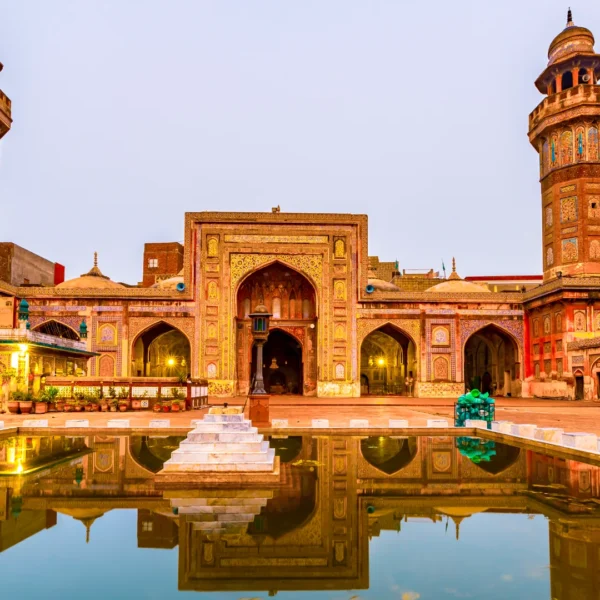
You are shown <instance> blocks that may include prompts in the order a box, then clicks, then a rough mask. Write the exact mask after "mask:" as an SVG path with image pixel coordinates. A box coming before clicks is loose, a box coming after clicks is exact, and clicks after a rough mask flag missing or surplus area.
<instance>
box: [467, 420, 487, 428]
mask: <svg viewBox="0 0 600 600" xmlns="http://www.w3.org/2000/svg"><path fill="white" fill-rule="evenodd" d="M487 425H488V424H487V421H485V420H484V419H467V420H466V421H465V427H479V428H480V429H487Z"/></svg>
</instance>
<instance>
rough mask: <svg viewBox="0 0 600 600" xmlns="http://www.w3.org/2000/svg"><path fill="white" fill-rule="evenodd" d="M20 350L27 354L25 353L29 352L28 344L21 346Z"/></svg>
mask: <svg viewBox="0 0 600 600" xmlns="http://www.w3.org/2000/svg"><path fill="white" fill-rule="evenodd" d="M19 350H20V351H21V354H25V352H27V350H29V346H28V345H27V344H19Z"/></svg>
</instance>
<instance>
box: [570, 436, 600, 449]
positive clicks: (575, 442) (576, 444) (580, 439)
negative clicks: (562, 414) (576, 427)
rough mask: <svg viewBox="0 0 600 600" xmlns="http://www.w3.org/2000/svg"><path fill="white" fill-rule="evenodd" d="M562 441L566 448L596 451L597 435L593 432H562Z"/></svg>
mask: <svg viewBox="0 0 600 600" xmlns="http://www.w3.org/2000/svg"><path fill="white" fill-rule="evenodd" d="M562 443H563V445H564V446H566V447H567V448H576V449H577V450H591V451H592V452H597V451H598V436H597V435H595V434H593V433H563V436H562Z"/></svg>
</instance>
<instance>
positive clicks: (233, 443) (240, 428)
mask: <svg viewBox="0 0 600 600" xmlns="http://www.w3.org/2000/svg"><path fill="white" fill-rule="evenodd" d="M156 481H157V483H165V484H168V483H190V482H198V483H203V484H209V485H210V484H213V485H219V484H240V483H243V484H246V485H264V484H273V483H278V482H279V457H277V456H275V450H274V449H273V448H269V442H268V441H265V439H264V436H263V435H262V434H259V433H258V429H257V428H256V427H253V426H252V422H251V421H249V420H248V419H246V418H244V415H243V413H242V412H241V408H239V407H229V408H221V407H212V408H210V409H209V413H208V414H207V415H205V417H204V419H203V420H202V421H197V422H196V427H195V428H194V429H193V430H192V431H190V432H189V433H188V435H187V438H186V439H185V440H183V442H181V444H180V445H179V448H178V449H177V450H175V451H174V452H173V454H172V455H171V458H170V459H169V460H167V461H166V462H165V463H164V465H163V469H162V471H160V472H159V473H157V475H156Z"/></svg>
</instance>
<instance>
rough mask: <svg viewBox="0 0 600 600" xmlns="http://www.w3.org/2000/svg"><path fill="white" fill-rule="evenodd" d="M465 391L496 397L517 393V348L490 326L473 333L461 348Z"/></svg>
mask: <svg viewBox="0 0 600 600" xmlns="http://www.w3.org/2000/svg"><path fill="white" fill-rule="evenodd" d="M463 364H464V370H465V372H464V377H465V386H466V387H467V389H473V388H477V389H479V390H481V391H482V392H489V393H491V394H494V395H498V396H515V395H518V394H519V393H520V390H521V362H520V359H519V347H518V345H517V343H516V341H515V340H514V338H513V337H512V336H511V335H510V334H509V333H507V332H506V331H504V329H501V328H500V327H498V326H497V325H495V324H493V323H490V324H489V325H486V326H485V327H483V328H481V329H478V330H477V331H475V332H474V333H473V334H472V335H471V336H470V337H469V338H468V339H467V341H466V342H465V346H464V363H463Z"/></svg>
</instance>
